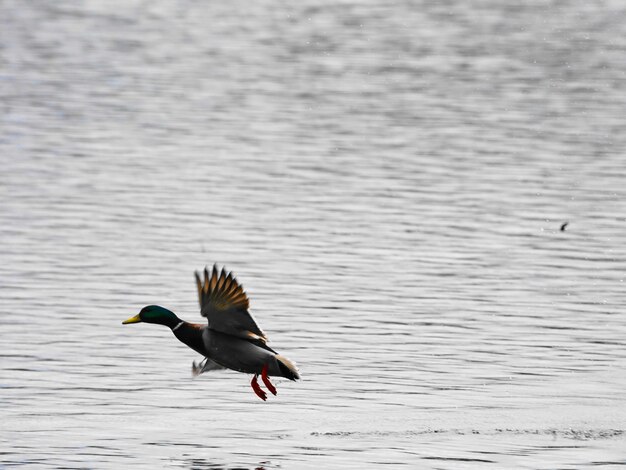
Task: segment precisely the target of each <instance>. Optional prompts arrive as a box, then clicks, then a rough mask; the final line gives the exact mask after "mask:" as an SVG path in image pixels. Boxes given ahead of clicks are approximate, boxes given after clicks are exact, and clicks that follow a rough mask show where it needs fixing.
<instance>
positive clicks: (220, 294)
mask: <svg viewBox="0 0 626 470" xmlns="http://www.w3.org/2000/svg"><path fill="white" fill-rule="evenodd" d="M196 283H197V284H198V299H199V301H200V313H201V314H202V316H203V317H206V318H207V320H208V322H209V328H210V329H212V330H215V331H219V332H221V333H226V334H229V335H233V336H238V337H240V338H245V339H248V340H253V341H258V342H262V343H266V342H267V336H266V335H265V333H263V330H261V328H259V325H257V323H256V321H255V320H254V318H252V315H250V312H248V306H249V301H248V296H247V295H246V293H245V292H244V290H243V286H242V285H241V284H239V283H238V282H237V279H235V277H234V276H233V275H232V273H230V272H227V271H226V269H225V268H222V270H221V272H220V271H218V269H217V265H213V270H212V272H211V274H209V271H208V270H207V268H204V279H202V278H201V277H200V274H199V273H198V272H196Z"/></svg>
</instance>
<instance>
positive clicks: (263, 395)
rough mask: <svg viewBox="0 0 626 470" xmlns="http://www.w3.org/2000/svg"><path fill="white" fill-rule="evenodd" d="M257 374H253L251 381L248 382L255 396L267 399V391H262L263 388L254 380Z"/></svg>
mask: <svg viewBox="0 0 626 470" xmlns="http://www.w3.org/2000/svg"><path fill="white" fill-rule="evenodd" d="M258 375H259V374H254V377H252V381H251V382H250V385H251V386H252V390H254V393H256V396H257V397H259V398H260V399H261V400H263V401H265V400H267V393H265V392H264V391H263V389H261V387H260V386H259V383H258V382H257V381H256V378H257V377H258Z"/></svg>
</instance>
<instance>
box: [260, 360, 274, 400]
mask: <svg viewBox="0 0 626 470" xmlns="http://www.w3.org/2000/svg"><path fill="white" fill-rule="evenodd" d="M261 380H263V383H264V384H265V386H266V387H267V389H268V390H269V391H270V392H271V393H272V395H276V393H277V392H276V387H274V384H273V383H272V382H270V378H269V377H268V375H267V364H265V365H264V366H263V371H262V372H261Z"/></svg>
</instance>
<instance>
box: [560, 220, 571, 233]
mask: <svg viewBox="0 0 626 470" xmlns="http://www.w3.org/2000/svg"><path fill="white" fill-rule="evenodd" d="M567 224H569V222H565V223H564V224H563V225H561V232H565V227H567Z"/></svg>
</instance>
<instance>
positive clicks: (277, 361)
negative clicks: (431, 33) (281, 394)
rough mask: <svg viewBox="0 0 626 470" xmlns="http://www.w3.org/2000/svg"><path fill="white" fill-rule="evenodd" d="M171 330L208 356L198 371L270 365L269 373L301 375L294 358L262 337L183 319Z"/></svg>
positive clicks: (254, 371)
mask: <svg viewBox="0 0 626 470" xmlns="http://www.w3.org/2000/svg"><path fill="white" fill-rule="evenodd" d="M172 331H173V333H174V336H176V338H178V340H179V341H181V342H182V343H185V344H186V345H187V346H189V347H190V348H191V349H193V350H194V351H196V352H197V353H199V354H201V355H203V356H204V357H205V358H206V359H208V361H206V362H205V363H204V365H203V366H202V367H201V368H195V369H194V371H195V372H196V373H203V372H208V371H211V370H218V369H231V370H234V371H237V372H244V373H247V374H260V373H261V372H262V370H263V368H264V367H265V366H267V375H270V376H274V377H285V378H288V379H290V380H296V379H298V378H299V376H298V373H297V369H296V368H295V366H294V365H293V364H292V363H291V361H289V360H288V359H287V358H284V357H282V356H280V355H279V354H278V353H277V352H276V351H274V350H273V349H272V348H270V347H269V346H267V345H266V344H264V343H263V342H262V341H259V340H251V339H244V338H240V337H238V336H233V335H229V334H226V333H221V332H219V331H215V330H212V329H211V328H209V327H208V326H204V325H199V324H194V323H188V322H183V321H180V322H179V323H177V325H175V326H173V327H172Z"/></svg>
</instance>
